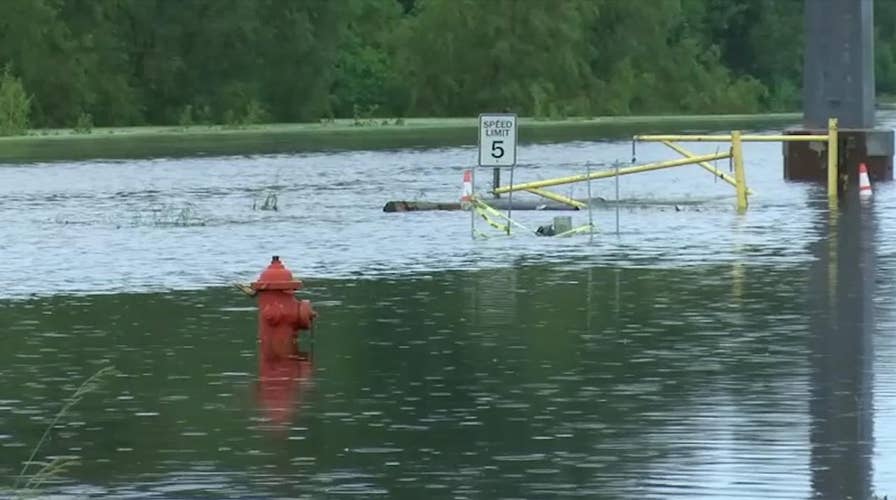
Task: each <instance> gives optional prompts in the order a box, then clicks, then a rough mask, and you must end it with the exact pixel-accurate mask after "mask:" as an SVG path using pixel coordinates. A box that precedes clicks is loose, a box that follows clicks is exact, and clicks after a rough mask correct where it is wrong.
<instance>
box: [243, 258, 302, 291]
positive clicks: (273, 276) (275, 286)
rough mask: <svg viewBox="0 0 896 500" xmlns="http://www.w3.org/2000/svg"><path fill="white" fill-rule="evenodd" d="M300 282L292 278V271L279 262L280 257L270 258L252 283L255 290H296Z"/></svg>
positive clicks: (300, 284) (299, 286)
mask: <svg viewBox="0 0 896 500" xmlns="http://www.w3.org/2000/svg"><path fill="white" fill-rule="evenodd" d="M301 287H302V282H301V281H299V280H296V279H293V276H292V272H290V270H289V269H287V268H286V266H284V265H283V263H282V262H280V257H279V256H277V255H275V256H273V257H272V258H271V264H270V265H269V266H268V267H267V268H266V269H265V270H264V271H262V273H261V275H260V276H259V277H258V281H256V282H254V283H252V288H254V289H255V290H298V289H299V288H301Z"/></svg>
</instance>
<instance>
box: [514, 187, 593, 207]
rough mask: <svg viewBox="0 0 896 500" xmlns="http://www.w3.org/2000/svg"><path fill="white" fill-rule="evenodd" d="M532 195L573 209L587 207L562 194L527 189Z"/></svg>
mask: <svg viewBox="0 0 896 500" xmlns="http://www.w3.org/2000/svg"><path fill="white" fill-rule="evenodd" d="M527 191H529V192H530V193H532V194H537V195H538V196H541V197H542V198H547V199H549V200H554V201H556V202H559V203H563V204H566V205H569V206H571V207H575V208H585V207H586V206H587V205H585V204H584V203H582V202H581V201H579V200H574V199H572V198H569V197H567V196H563V195H562V194H557V193H552V192H550V191H545V190H544V189H527Z"/></svg>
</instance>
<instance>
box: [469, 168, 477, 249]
mask: <svg viewBox="0 0 896 500" xmlns="http://www.w3.org/2000/svg"><path fill="white" fill-rule="evenodd" d="M470 170H471V172H470V173H471V174H472V175H470V190H471V191H473V193H472V196H473V197H475V196H476V168H475V167H474V168H471V169H470ZM470 238H473V239H474V240H475V239H476V205H474V204H473V203H470Z"/></svg>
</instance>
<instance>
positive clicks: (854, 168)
mask: <svg viewBox="0 0 896 500" xmlns="http://www.w3.org/2000/svg"><path fill="white" fill-rule="evenodd" d="M803 8H804V25H805V42H804V43H805V52H804V60H803V127H802V128H800V129H794V130H788V131H786V132H785V133H787V134H815V133H822V134H823V133H825V131H826V128H827V121H828V118H837V120H838V121H839V127H840V141H839V145H838V146H839V156H840V164H839V171H838V177H839V178H840V179H841V182H840V186H841V190H845V189H848V188H849V187H850V186H857V184H858V180H857V179H858V165H859V163H865V164H866V165H867V167H868V175H869V177H870V178H871V182H872V183H874V182H876V181H882V180H892V179H893V149H894V147H893V140H894V137H893V130H892V129H876V128H874V126H875V123H874V118H875V117H874V109H875V92H874V15H873V10H874V0H804V4H803ZM826 158H827V145H826V144H821V143H805V142H787V143H784V178H785V179H788V180H795V181H821V182H824V181H825V179H826V178H827V163H826Z"/></svg>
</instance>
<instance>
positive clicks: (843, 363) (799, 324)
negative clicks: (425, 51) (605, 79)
mask: <svg viewBox="0 0 896 500" xmlns="http://www.w3.org/2000/svg"><path fill="white" fill-rule="evenodd" d="M884 118H885V120H884V125H885V126H892V125H893V122H894V121H896V119H894V118H896V117H892V116H885V117H884ZM692 149H693V150H695V151H698V152H713V151H715V149H716V147H715V146H714V145H706V144H704V145H697V146H694V147H692ZM745 153H746V161H747V179H748V182H749V184H750V187H751V188H752V189H753V190H754V191H755V192H756V194H755V196H753V197H752V198H751V206H750V209H749V211H748V212H747V213H746V214H745V215H738V214H737V213H736V211H735V209H734V197H733V189H732V188H730V186H728V185H727V184H724V183H721V182H718V181H716V180H715V179H714V178H713V177H712V176H711V175H710V174H708V173H706V172H705V171H703V170H702V169H700V168H699V167H697V166H688V167H680V168H677V169H672V170H666V171H659V172H653V173H646V174H639V175H634V176H629V177H625V178H622V179H620V181H619V185H618V190H619V196H620V198H621V199H623V200H625V201H626V202H625V203H622V204H620V205H619V206H620V209H619V211H618V212H617V211H616V210H615V205H614V204H607V205H603V204H602V205H600V206H598V207H596V208H595V210H594V211H593V212H592V217H593V219H594V222H595V223H596V224H597V226H598V229H599V231H598V232H596V233H595V234H594V235H593V237H591V236H589V235H578V236H575V237H571V238H543V237H536V236H533V235H531V234H526V233H524V232H523V231H522V230H519V231H517V230H516V229H514V234H513V235H512V236H511V237H506V236H501V235H500V234H499V233H498V232H497V231H495V230H494V229H492V228H490V227H489V226H488V225H486V224H485V223H484V222H483V221H479V222H477V223H476V228H477V229H478V230H479V231H481V232H482V233H484V234H487V235H489V236H490V237H488V238H483V237H479V238H476V239H473V238H472V237H471V217H470V214H469V213H466V212H426V213H423V212H420V213H400V214H389V213H383V212H382V211H381V209H382V206H383V204H385V202H386V201H388V200H399V199H404V200H413V199H425V200H436V201H453V200H456V199H457V197H458V196H459V194H460V190H461V177H462V170H463V169H464V168H466V167H467V166H469V165H470V164H471V163H472V162H474V161H475V158H476V151H475V149H473V148H442V149H420V150H413V149H408V150H393V151H377V152H329V153H308V154H297V155H274V156H251V157H206V158H193V159H176V160H174V159H155V160H140V161H90V162H78V163H51V164H31V165H8V166H3V167H0V257H2V258H0V328H2V332H3V334H2V337H0V382H2V383H0V487H4V486H5V487H8V488H10V489H11V488H13V487H14V486H15V484H16V478H17V476H18V475H19V473H20V472H21V469H22V466H23V463H24V462H25V461H26V460H27V459H28V458H29V456H31V454H32V450H33V449H34V447H35V445H36V444H37V443H38V442H39V441H40V439H41V436H42V434H43V433H44V431H45V429H47V427H48V425H50V423H51V422H52V421H53V419H54V417H55V416H56V415H57V413H58V412H59V411H60V409H61V408H62V407H63V406H64V405H65V403H66V402H67V398H69V397H70V396H71V395H72V394H73V393H74V392H75V391H76V390H77V389H78V387H79V386H80V385H81V384H82V383H83V382H84V381H85V380H86V379H88V378H89V377H90V376H91V375H93V374H95V373H97V372H98V371H99V370H101V369H103V367H106V366H112V367H114V368H115V372H112V373H108V374H106V375H105V376H104V377H102V378H101V379H100V380H99V381H97V384H96V385H95V386H92V387H91V388H90V389H91V390H89V391H88V392H87V393H86V394H83V396H82V397H80V398H79V399H78V401H77V402H76V403H75V404H74V405H73V406H71V408H70V409H69V410H68V411H67V412H66V413H65V414H64V415H62V416H61V417H60V418H59V420H58V421H57V422H56V425H55V426H54V427H53V428H52V430H51V432H50V433H49V434H48V436H49V437H48V439H47V440H45V441H44V443H43V445H42V446H41V447H40V448H39V449H38V451H37V453H36V455H35V460H36V461H40V462H41V463H38V464H36V465H32V466H31V467H30V468H29V469H28V470H26V474H25V478H24V480H20V481H19V482H18V486H19V487H22V486H23V485H24V483H26V482H27V481H28V479H29V478H30V477H32V474H33V473H35V472H37V470H38V469H39V468H40V467H41V465H42V464H43V463H46V462H48V461H50V460H53V459H54V458H58V457H70V458H72V459H76V460H77V463H73V464H70V465H69V466H68V467H66V468H65V469H64V470H60V471H57V472H55V473H53V474H50V475H49V477H47V478H46V479H47V481H46V482H44V483H43V484H42V485H41V486H40V488H39V489H38V492H39V493H40V494H43V495H45V496H48V497H51V498H304V497H308V498H318V497H333V498H341V497H355V498H371V497H382V498H409V499H416V498H567V497H588V498H733V497H738V498H825V499H839V498H856V499H865V498H870V497H871V496H872V495H873V494H877V495H880V496H881V497H882V496H883V495H887V494H889V495H893V494H896V370H894V369H896V361H894V355H896V337H894V332H896V329H894V326H896V307H894V292H896V290H894V282H893V276H894V271H896V246H894V244H893V243H891V242H892V241H894V231H896V223H894V222H893V218H892V217H889V216H888V215H889V214H890V213H892V212H893V211H894V208H896V203H894V200H896V193H894V189H896V187H894V185H892V184H881V185H876V186H875V194H874V198H873V200H871V201H870V202H867V203H859V202H858V200H855V199H847V200H846V201H845V202H844V206H843V209H842V211H841V212H840V213H839V215H838V216H832V215H831V214H830V212H829V210H828V205H827V201H826V198H825V194H824V192H823V188H822V187H820V186H811V185H805V184H789V183H785V182H784V181H783V180H782V179H781V177H782V168H781V148H780V145H779V144H764V143H754V144H749V145H747V146H746V150H745ZM635 156H636V159H637V161H638V163H642V162H646V161H652V160H660V159H668V158H673V157H675V156H674V153H670V152H667V151H666V150H664V149H663V148H662V147H661V146H659V145H654V144H639V145H638V146H637V149H636V151H635ZM518 158H519V160H520V162H521V164H520V165H519V167H518V168H516V169H515V171H514V176H515V180H516V181H522V180H536V179H543V178H548V177H550V176H554V175H571V174H575V173H581V172H583V171H585V169H586V168H592V169H603V168H609V165H611V164H612V163H613V162H616V161H620V162H624V163H629V162H631V160H632V145H631V144H630V143H628V142H574V143H562V144H540V145H529V146H521V147H520V149H519V152H518ZM588 162H590V166H587V167H586V164H587V163H588ZM719 167H720V168H722V169H724V170H727V169H728V165H727V163H726V162H719ZM509 174H510V173H509V172H505V173H504V177H505V180H506V179H507V176H509ZM490 180H491V173H490V172H483V173H482V174H480V175H479V176H478V178H477V184H479V185H482V184H487V183H488V182H489V181H490ZM591 188H592V192H593V194H594V196H600V197H602V198H605V199H608V200H613V199H615V197H616V188H617V186H616V183H615V182H614V181H613V180H602V181H595V182H594V183H592V186H591ZM557 190H558V192H562V193H563V194H568V195H573V196H576V197H584V196H586V193H587V187H586V185H577V186H575V187H574V188H558V189H557ZM269 191H275V192H276V193H277V194H278V198H277V204H278V210H277V211H266V210H258V209H257V208H258V207H259V206H260V205H261V204H262V202H263V200H264V198H265V196H266V194H267V193H268V192H269ZM253 204H254V205H255V209H253ZM563 214H564V215H571V216H572V218H573V223H574V224H575V225H579V224H584V223H586V222H587V220H588V212H587V211H581V212H566V213H563ZM555 215H559V214H558V213H555V212H541V211H539V212H526V213H522V212H519V213H514V214H513V217H514V218H515V219H518V220H519V221H520V223H521V224H523V225H525V226H527V227H529V228H534V227H536V226H538V225H539V224H546V223H549V222H550V221H551V218H552V217H553V216H555ZM617 215H618V220H619V230H618V234H617V224H616V220H617ZM275 254H276V255H279V256H280V257H281V259H282V260H283V261H284V262H285V264H286V265H287V266H288V267H290V268H291V269H292V270H293V271H294V272H295V273H296V274H297V275H298V276H300V277H301V278H302V279H303V280H304V281H305V285H306V287H305V289H304V290H303V292H302V294H301V295H302V296H303V297H306V298H309V299H311V300H312V301H313V302H314V304H315V307H316V309H317V310H318V312H319V314H320V318H319V321H318V325H317V328H316V332H315V338H316V341H315V346H314V362H313V364H308V363H306V364H292V363H290V364H275V365H271V364H260V363H259V361H258V359H257V357H256V344H255V335H256V333H255V322H256V316H255V309H254V303H253V301H252V300H251V299H249V298H247V297H245V296H242V295H241V294H240V293H239V292H238V291H237V290H235V289H233V288H231V287H229V284H230V283H231V282H233V281H242V282H247V281H250V280H252V279H254V278H255V277H256V276H257V275H258V273H259V272H260V271H261V270H262V269H263V268H264V267H265V266H266V265H267V263H268V262H269V260H270V257H271V255H275ZM283 374H286V375H288V376H286V377H282V376H281V377H278V376H276V375H283ZM0 491H2V488H0ZM9 491H11V490H9V489H8V490H7V492H9ZM0 495H2V493H0Z"/></svg>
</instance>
